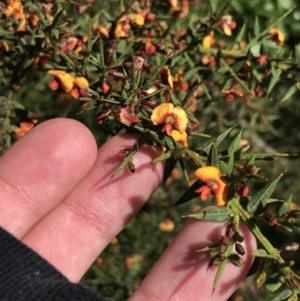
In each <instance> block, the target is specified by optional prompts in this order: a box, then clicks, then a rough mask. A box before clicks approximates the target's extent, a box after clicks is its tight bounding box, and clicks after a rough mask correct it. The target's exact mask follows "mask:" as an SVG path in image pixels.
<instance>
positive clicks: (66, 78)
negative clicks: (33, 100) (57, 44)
mask: <svg viewBox="0 0 300 301" xmlns="http://www.w3.org/2000/svg"><path fill="white" fill-rule="evenodd" d="M49 74H50V75H52V76H54V77H55V78H56V79H58V81H59V83H60V86H61V88H62V89H63V90H65V91H66V92H70V91H71V90H72V88H73V86H74V78H73V76H72V75H70V74H69V73H67V72H66V71H63V70H49Z"/></svg>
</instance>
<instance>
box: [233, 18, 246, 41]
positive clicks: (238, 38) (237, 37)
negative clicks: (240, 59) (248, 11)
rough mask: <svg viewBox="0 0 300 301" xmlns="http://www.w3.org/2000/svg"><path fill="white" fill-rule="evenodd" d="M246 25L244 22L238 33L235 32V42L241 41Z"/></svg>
mask: <svg viewBox="0 0 300 301" xmlns="http://www.w3.org/2000/svg"><path fill="white" fill-rule="evenodd" d="M246 26H247V23H244V24H243V26H242V28H241V30H240V31H239V33H238V34H237V36H236V38H235V42H236V43H240V42H241V41H243V40H244V38H245V37H244V36H245V30H246Z"/></svg>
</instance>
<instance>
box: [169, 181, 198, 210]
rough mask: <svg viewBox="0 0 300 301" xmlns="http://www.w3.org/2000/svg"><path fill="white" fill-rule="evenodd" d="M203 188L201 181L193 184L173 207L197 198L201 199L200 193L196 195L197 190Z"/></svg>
mask: <svg viewBox="0 0 300 301" xmlns="http://www.w3.org/2000/svg"><path fill="white" fill-rule="evenodd" d="M200 186H201V181H200V180H197V181H196V182H195V183H193V184H192V186H191V187H189V189H188V190H187V191H186V192H185V193H184V194H183V195H182V196H181V197H180V198H179V200H178V201H177V202H176V203H175V204H174V205H173V207H175V206H178V205H181V204H184V203H186V202H188V201H190V200H192V199H195V198H196V197H199V193H196V192H195V190H196V189H198V188H199V187H200Z"/></svg>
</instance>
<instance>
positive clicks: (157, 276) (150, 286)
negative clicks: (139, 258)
mask: <svg viewBox="0 0 300 301" xmlns="http://www.w3.org/2000/svg"><path fill="white" fill-rule="evenodd" d="M241 232H242V233H243V235H244V238H245V242H244V243H243V245H244V248H245V250H246V253H245V255H243V256H241V259H242V261H243V266H242V267H236V266H234V265H233V264H231V263H227V264H226V267H225V270H224V272H223V274H222V276H221V280H220V283H219V284H218V286H217V288H216V289H215V290H214V289H213V283H214V279H215V276H216V272H217V267H216V266H211V267H209V263H210V261H211V258H210V255H209V253H206V252H196V251H197V250H199V249H202V248H204V247H207V246H209V245H211V244H212V243H217V242H219V241H220V238H221V236H222V235H224V224H220V223H211V222H206V221H198V220H192V221H189V222H188V223H187V224H186V225H185V227H184V228H183V229H182V230H181V231H180V233H179V234H178V235H177V236H176V238H175V239H174V241H173V242H172V243H171V245H170V246H169V247H168V248H167V249H166V251H165V252H164V254H163V255H162V256H161V258H160V259H159V261H158V262H157V263H156V264H155V266H154V267H153V268H152V269H151V271H150V272H149V274H148V275H147V277H146V278H145V279H144V281H143V282H142V284H141V285H140V287H139V288H138V289H137V291H136V292H135V293H134V295H133V296H132V297H131V298H130V299H129V301H146V300H147V301H148V300H151V301H155V300H157V301H159V300H165V301H173V300H174V301H180V300H189V301H194V300H195V301H206V300H211V301H213V300H216V301H221V300H227V299H228V298H229V296H230V295H231V294H232V293H233V292H234V290H235V289H236V288H237V286H238V284H239V283H240V282H241V281H242V280H243V279H244V278H245V277H246V275H247V272H248V270H249V268H250V266H251V264H252V261H253V256H251V252H252V251H253V250H254V249H255V247H256V243H255V239H254V237H253V236H252V234H251V233H250V232H249V230H248V229H246V227H245V226H244V225H241Z"/></svg>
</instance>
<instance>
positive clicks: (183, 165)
mask: <svg viewBox="0 0 300 301" xmlns="http://www.w3.org/2000/svg"><path fill="white" fill-rule="evenodd" d="M179 165H180V167H181V169H182V172H183V175H184V178H185V180H186V181H187V183H189V181H190V179H189V175H188V173H187V170H186V167H185V164H184V161H183V160H182V159H181V160H179Z"/></svg>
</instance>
